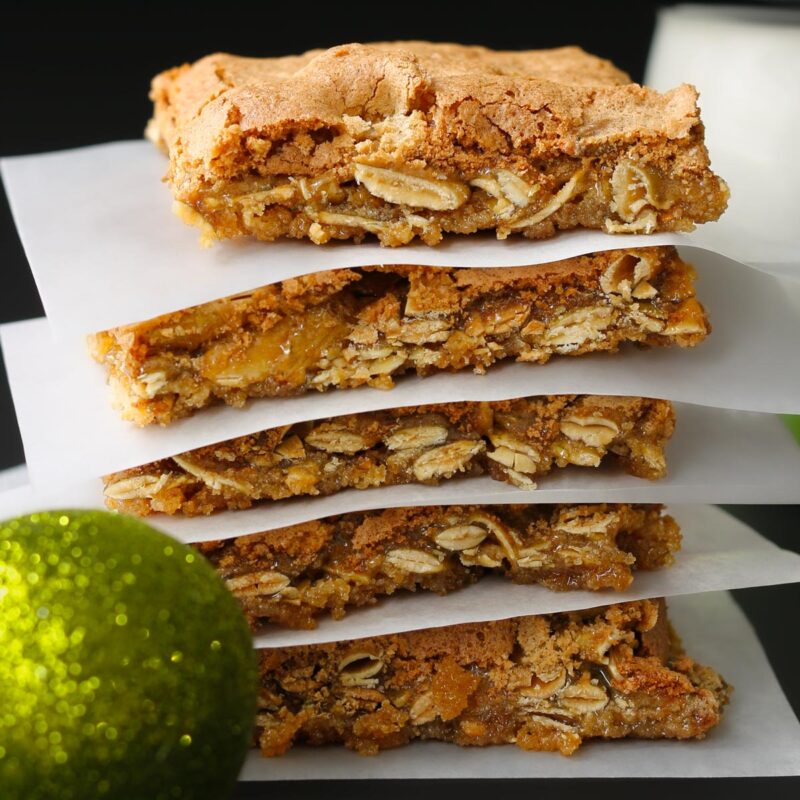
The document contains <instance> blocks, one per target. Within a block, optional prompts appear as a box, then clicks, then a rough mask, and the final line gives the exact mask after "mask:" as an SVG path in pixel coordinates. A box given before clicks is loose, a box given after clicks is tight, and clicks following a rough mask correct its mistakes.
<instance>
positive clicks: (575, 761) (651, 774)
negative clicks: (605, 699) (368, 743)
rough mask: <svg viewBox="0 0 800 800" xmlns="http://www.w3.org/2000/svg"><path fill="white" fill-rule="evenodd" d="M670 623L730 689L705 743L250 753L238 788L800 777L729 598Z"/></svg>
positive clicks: (686, 606) (794, 747)
mask: <svg viewBox="0 0 800 800" xmlns="http://www.w3.org/2000/svg"><path fill="white" fill-rule="evenodd" d="M668 603H669V610H670V618H671V619H672V622H673V624H674V625H675V628H676V630H677V631H678V633H679V635H680V637H681V638H682V640H683V643H684V645H685V647H686V651H687V653H688V654H689V655H690V656H691V657H692V658H694V659H695V660H697V661H698V662H700V663H704V664H708V665H710V666H712V667H714V668H715V669H717V670H718V671H719V672H720V673H721V674H722V675H723V676H724V677H725V679H726V680H728V681H729V682H730V683H731V684H732V685H733V686H734V693H733V697H732V699H731V703H730V705H729V706H728V707H727V708H726V710H725V714H724V716H723V719H722V722H721V724H720V725H719V726H718V727H717V728H716V729H714V730H712V731H711V732H710V733H709V735H708V736H707V738H706V739H704V740H701V741H684V742H677V741H636V740H620V741H610V742H589V743H587V744H586V745H584V746H583V747H581V749H580V750H578V752H577V753H575V754H574V755H573V756H571V757H569V758H565V757H564V756H561V755H559V754H557V753H526V752H523V751H522V750H519V749H518V748H516V747H514V746H500V747H489V748H459V747H458V746H456V745H448V744H442V743H434V742H417V743H413V744H411V745H408V746H406V747H402V748H398V749H396V750H387V751H385V752H383V753H380V754H379V755H378V756H375V757H373V758H365V757H364V756H359V755H356V754H355V753H352V752H350V751H347V750H345V748H343V747H324V748H309V747H298V748H294V749H293V750H290V751H289V752H288V753H287V754H286V755H284V756H282V757H280V758H273V759H265V758H262V757H261V756H260V754H259V753H257V752H255V751H253V752H252V753H251V755H250V756H249V757H248V759H247V761H246V763H245V766H244V769H243V770H242V774H241V779H242V780H246V781H253V780H337V779H338V780H353V779H367V778H372V779H399V778H660V777H663V778H712V777H719V778H722V777H751V776H759V777H766V776H778V775H798V774H800V725H799V724H798V721H797V718H796V717H795V715H794V713H793V712H792V709H791V706H790V705H789V703H788V702H787V700H786V697H785V695H784V694H783V691H782V690H781V687H780V685H779V684H778V681H777V679H776V678H775V673H774V672H773V671H772V668H771V667H770V665H769V661H768V660H767V656H766V654H765V653H764V650H763V648H762V646H761V643H760V642H759V641H758V638H757V636H756V634H755V631H754V630H753V628H752V626H751V625H750V623H749V622H748V620H747V618H746V617H745V615H744V613H743V612H742V611H741V609H740V608H739V607H738V606H737V605H736V603H735V602H734V600H733V598H732V597H731V596H730V595H729V594H727V593H713V594H700V595H690V596H687V597H676V598H673V599H671V600H669V601H668Z"/></svg>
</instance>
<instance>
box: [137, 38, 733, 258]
mask: <svg viewBox="0 0 800 800" xmlns="http://www.w3.org/2000/svg"><path fill="white" fill-rule="evenodd" d="M151 98H152V100H153V102H154V109H155V110H154V117H153V120H152V122H151V124H150V125H149V126H148V135H149V136H150V138H152V139H153V140H154V141H156V142H157V143H158V144H159V145H160V146H161V147H162V148H164V149H165V150H166V151H167V152H168V153H169V158H170V165H169V172H168V181H169V183H170V185H171V187H172V190H173V194H174V196H175V198H176V210H177V211H178V213H179V214H180V215H181V216H182V217H183V218H184V219H185V220H186V221H187V222H190V223H192V224H196V225H198V226H199V227H200V228H201V230H202V240H203V241H204V242H211V241H212V240H214V239H219V238H227V237H232V236H240V235H244V234H248V235H253V236H256V237H258V238H259V239H264V240H273V239H276V238H278V237H283V236H288V237H293V238H306V237H307V238H309V239H310V240H311V241H313V242H316V243H318V244H321V243H324V242H327V241H329V240H331V239H353V240H355V241H361V240H362V239H363V238H364V237H365V236H366V235H368V234H372V235H375V236H377V238H378V239H379V240H380V242H381V243H382V244H384V245H392V246H394V245H402V244H406V243H407V242H410V241H411V240H412V239H414V238H415V237H419V238H420V239H421V240H422V241H423V242H425V243H427V244H430V245H433V244H436V243H438V242H439V241H440V240H441V238H442V235H443V234H444V233H447V232H452V233H459V234H469V233H474V232H475V231H479V230H483V229H489V230H494V231H495V232H496V234H497V236H498V237H500V238H504V237H506V236H508V235H510V234H515V233H521V234H523V235H525V236H527V237H530V238H536V239H539V238H543V237H547V236H552V235H553V234H554V233H555V232H556V231H558V230H564V229H569V228H576V227H584V228H597V229H601V230H605V231H608V232H611V233H628V232H637V233H650V232H653V231H666V230H670V231H687V230H691V229H692V228H693V227H694V226H695V224H696V223H701V222H707V221H709V220H714V219H717V218H718V217H719V216H720V214H721V213H722V212H723V211H724V209H725V206H726V204H727V199H728V189H727V187H726V185H725V183H724V182H723V181H722V180H720V178H718V177H717V176H716V175H714V173H713V172H711V170H710V168H709V158H708V153H707V151H706V147H705V144H704V139H703V125H702V122H701V121H700V114H699V110H698V107H697V92H696V90H695V89H694V88H693V87H692V86H688V85H682V86H679V87H678V88H676V89H673V90H672V91H669V92H666V93H664V94H660V93H658V92H656V91H655V90H653V89H649V88H645V87H642V86H638V85H637V84H634V83H631V82H630V78H629V77H628V76H627V75H626V74H625V73H624V72H621V71H620V70H618V69H617V68H616V67H614V66H613V65H612V64H611V63H610V62H608V61H604V60H602V59H600V58H596V57H595V56H592V55H589V54H587V53H585V52H583V51H582V50H580V49H579V48H577V47H563V48H558V49H554V50H539V51H523V52H495V51H491V50H488V49H485V48H482V47H463V46H460V45H455V44H430V43H426V42H389V43H379V44H369V45H362V44H346V45H342V46H340V47H333V48H331V49H329V50H324V51H322V50H314V51H310V52H308V53H305V54H303V55H300V56H290V57H286V58H240V57H236V56H232V55H226V54H219V53H218V54H215V55H210V56H207V57H205V58H203V59H201V60H200V61H198V62H197V63H195V64H193V65H188V64H187V65H184V66H181V67H178V68H175V69H170V70H168V71H166V72H164V73H162V74H160V75H158V76H157V77H156V78H155V79H154V81H153V85H152V91H151Z"/></svg>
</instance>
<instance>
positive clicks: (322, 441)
mask: <svg viewBox="0 0 800 800" xmlns="http://www.w3.org/2000/svg"><path fill="white" fill-rule="evenodd" d="M673 428H674V412H673V409H672V405H671V404H670V403H668V402H667V401H665V400H652V399H648V398H641V397H610V396H602V395H553V396H542V397H529V398H521V399H517V400H506V401H497V402H492V403H474V402H464V403H443V404H438V405H430V406H415V407H406V408H394V409H389V410H386V411H374V412H364V413H361V414H349V415H345V416H341V417H333V418H331V419H322V420H316V421H311V422H301V423H298V424H296V425H291V426H284V427H282V428H270V429H268V430H266V431H261V432H260V433H255V434H252V435H249V436H241V437H239V438H236V439H231V440H228V441H225V442H219V443H217V444H213V445H209V446H207V447H201V448H198V449H196V450H192V451H190V452H187V453H181V454H179V455H175V456H173V457H172V458H169V459H163V460H161V461H157V462H154V463H152V464H145V465H143V466H140V467H136V468H134V469H130V470H125V471H124V472H118V473H114V474H112V475H108V476H106V477H105V478H104V482H105V496H106V503H107V505H108V506H109V507H110V508H115V509H119V510H121V511H125V512H127V513H131V514H135V515H147V514H152V513H154V512H163V513H167V514H175V513H180V514H190V515H194V514H210V513H213V512H214V511H218V510H221V509H226V508H229V509H237V508H248V507H249V506H251V505H252V504H253V503H256V502H262V501H267V500H280V499H283V498H287V497H294V496H298V495H329V494H333V493H336V492H339V491H341V490H343V489H347V488H357V489H366V488H369V487H372V486H391V485H398V484H408V483H424V484H438V483H439V482H440V481H442V480H447V479H449V478H452V477H456V476H459V475H476V474H480V473H481V472H484V471H485V472H488V474H489V475H490V476H491V477H493V478H495V479H497V480H501V481H506V482H508V483H512V484H514V485H516V486H519V487H521V488H525V489H534V488H535V487H536V484H535V482H534V478H538V477H540V476H543V475H546V474H547V473H548V472H550V470H551V469H553V468H554V467H565V466H567V465H568V464H574V465H577V466H583V467H597V466H599V465H600V463H601V461H602V460H603V459H604V458H609V457H610V456H613V458H614V459H615V460H616V461H617V462H618V463H619V464H620V466H621V467H622V468H623V469H625V470H626V471H627V472H629V473H630V474H633V475H636V476H638V477H642V478H648V479H651V480H652V479H657V478H660V477H662V476H663V475H664V474H665V472H666V460H665V455H664V445H665V443H666V441H667V440H668V439H669V437H670V436H671V435H672V431H673Z"/></svg>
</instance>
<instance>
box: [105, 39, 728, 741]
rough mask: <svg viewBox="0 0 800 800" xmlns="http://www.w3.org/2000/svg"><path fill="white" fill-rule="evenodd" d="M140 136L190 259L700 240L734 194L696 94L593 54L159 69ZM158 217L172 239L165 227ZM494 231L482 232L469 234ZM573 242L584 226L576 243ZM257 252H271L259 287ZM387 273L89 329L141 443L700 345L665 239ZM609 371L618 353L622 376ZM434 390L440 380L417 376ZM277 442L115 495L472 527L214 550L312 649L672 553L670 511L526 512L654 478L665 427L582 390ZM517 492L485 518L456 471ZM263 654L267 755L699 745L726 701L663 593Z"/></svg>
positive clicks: (621, 507)
mask: <svg viewBox="0 0 800 800" xmlns="http://www.w3.org/2000/svg"><path fill="white" fill-rule="evenodd" d="M152 98H153V100H154V103H155V114H154V117H153V120H152V122H151V124H150V126H149V127H148V135H149V137H150V138H151V139H152V140H153V141H154V142H155V143H156V144H157V145H158V146H159V147H160V148H162V149H163V150H164V152H165V153H167V155H168V157H169V169H168V173H167V181H168V183H169V185H170V186H171V188H172V191H173V194H174V197H175V209H176V211H177V213H178V215H179V216H180V217H182V218H183V219H184V220H185V221H187V222H189V223H191V224H194V225H197V226H198V227H199V228H200V231H201V241H202V242H203V243H204V244H209V245H211V244H213V242H214V241H215V240H218V239H227V238H231V237H239V236H250V237H256V238H258V239H261V240H264V241H265V242H270V241H273V240H276V239H279V238H282V237H292V238H299V239H308V240H310V241H309V243H308V247H309V248H314V247H316V246H320V247H336V246H338V247H342V246H343V245H336V244H329V243H333V242H335V241H336V240H350V242H352V243H353V244H352V245H344V246H354V245H357V244H358V243H360V242H362V241H364V240H366V239H370V238H372V237H377V239H378V240H379V241H380V243H381V244H382V245H385V246H386V247H401V246H404V245H407V244H409V243H411V242H414V241H415V240H418V241H421V242H424V244H425V245H429V246H430V247H431V248H433V247H436V246H437V245H439V244H440V242H442V240H443V238H444V237H452V236H454V235H457V236H471V237H481V238H482V239H485V238H486V237H487V236H496V237H497V239H506V238H507V237H525V238H527V239H545V238H548V237H552V236H554V235H557V234H559V232H561V231H568V230H571V229H577V228H591V229H597V230H601V231H605V232H607V233H612V234H627V233H640V234H641V233H644V234H649V233H654V232H662V231H689V230H691V229H693V228H694V226H695V225H696V224H698V223H702V222H706V221H710V220H715V219H717V218H718V217H719V215H720V214H721V213H722V212H723V210H724V209H725V206H726V202H727V197H728V192H727V188H726V186H725V184H724V182H723V181H722V180H720V179H719V178H718V177H717V176H716V175H714V173H713V172H712V171H711V170H710V168H709V159H708V154H707V152H706V148H705V146H704V143H703V125H702V123H701V121H700V117H699V114H698V108H697V105H696V93H695V91H694V90H693V89H692V88H691V87H689V86H682V87H679V88H677V89H675V90H673V91H671V92H668V93H666V94H659V93H657V92H655V91H653V90H650V89H647V88H643V87H641V86H638V85H635V84H632V83H631V82H630V80H629V78H628V77H627V76H626V75H625V74H624V73H622V72H620V71H619V70H618V69H616V68H615V67H614V66H613V65H611V64H610V63H609V62H607V61H604V60H602V59H599V58H595V57H593V56H590V55H587V54H586V53H584V52H582V51H581V50H579V49H576V48H562V49H557V50H548V51H531V52H515V53H510V52H509V53H504V52H492V51H489V50H486V49H483V48H478V47H461V46H457V45H431V44H426V43H421V42H401V43H390V44H378V45H369V46H363V45H347V46H343V47H337V48H333V49H330V50H327V51H324V52H322V51H314V52H310V53H307V54H304V55H301V56H296V57H287V58H278V59H249V58H237V57H233V56H227V55H213V56H209V57H207V58H204V59H202V60H200V61H199V62H197V63H196V64H193V65H187V66H183V67H179V68H176V69H173V70H170V71H168V72H165V73H163V74H161V75H159V76H158V77H157V78H156V79H155V80H154V82H153V88H152ZM165 224H169V223H168V221H165ZM482 232H483V233H482ZM562 235H566V236H569V235H570V234H562ZM269 248H270V245H269V244H264V259H265V265H266V268H265V278H267V279H268V277H269ZM418 253H419V248H417V249H416V250H415V259H414V263H412V264H409V265H399V266H390V265H382V264H379V263H376V264H374V265H371V266H361V267H356V268H351V269H347V268H344V269H337V270H333V271H327V272H316V273H312V274H304V275H301V276H299V277H295V278H292V279H289V280H285V281H282V282H281V283H267V285H265V286H262V287H261V288H258V289H255V290H253V291H250V292H247V293H245V294H241V295H237V296H233V297H227V298H223V299H219V300H216V301H214V302H210V303H206V304H204V305H200V306H196V307H193V308H188V309H185V310H182V311H177V312H175V313H171V314H168V315H166V316H161V317H158V318H156V319H150V320H147V321H145V322H141V323H138V324H132V325H126V326H124V327H117V328H114V329H112V330H106V331H103V332H101V333H97V334H96V335H94V336H92V337H91V341H90V346H91V351H92V354H93V355H94V357H95V358H96V359H97V360H98V361H100V362H101V363H102V364H103V365H104V366H105V367H106V369H107V373H108V380H109V382H110V384H111V386H112V388H113V396H114V400H115V402H116V404H117V406H118V407H119V409H120V411H121V414H122V415H123V417H124V418H125V419H128V420H131V421H132V422H134V423H136V424H138V425H141V426H147V425H154V424H158V425H170V424H171V423H173V422H174V421H175V420H177V419H179V418H182V417H186V416H188V415H192V414H203V413H204V411H203V409H206V408H207V407H209V406H212V405H215V404H219V403H227V404H230V405H233V406H244V405H246V404H249V403H253V402H256V403H257V402H258V399H259V398H267V397H272V398H274V397H287V396H294V395H299V394H301V393H304V392H341V391H344V390H348V389H351V388H354V387H359V386H363V385H367V386H371V387H375V388H377V389H384V390H391V389H392V387H393V385H394V383H395V381H396V380H403V378H402V377H401V376H403V375H404V374H405V373H416V374H417V375H420V376H428V375H431V374H433V373H436V372H440V371H453V370H473V371H474V372H476V373H482V374H483V373H487V374H486V377H484V378H483V379H482V380H486V381H490V380H491V379H492V378H491V371H492V367H493V365H495V364H496V363H497V362H501V361H504V360H511V359H514V360H517V361H522V362H527V363H528V364H530V369H531V371H532V373H533V372H535V371H537V370H540V369H547V367H543V366H541V365H543V364H545V363H546V362H547V361H549V360H550V359H551V358H563V357H580V356H581V355H583V354H585V353H591V352H596V351H617V350H619V349H623V350H624V349H626V348H630V347H631V346H633V345H651V346H669V347H693V346H695V345H697V344H699V343H700V342H702V340H703V339H704V337H705V336H706V335H707V334H708V332H709V330H710V327H709V323H708V320H707V318H706V315H705V312H704V310H703V306H702V305H701V303H700V301H699V300H698V299H697V298H696V296H695V291H694V284H693V278H694V273H693V270H692V267H691V266H690V265H688V264H686V263H685V262H684V261H683V260H682V259H681V257H680V255H679V254H678V253H677V251H676V250H675V249H674V248H673V247H646V248H639V249H626V247H625V236H622V235H621V236H620V237H619V248H618V249H614V250H607V251H603V252H595V253H588V254H585V255H581V256H577V257H574V258H569V259H566V260H561V261H557V262H555V263H547V264H535V265H532V266H522V267H514V268H508V267H498V268H492V267H479V268H468V267H453V268H448V267H432V266H425V265H424V260H423V263H422V264H420V263H419V261H420V258H419V255H418ZM620 357H624V354H622V355H621V356H620ZM423 385H424V384H423ZM386 398H387V399H386V401H385V407H384V408H383V409H382V410H379V411H368V412H361V413H352V414H348V415H344V416H342V415H341V414H337V415H335V416H331V417H329V418H318V419H313V420H307V421H302V422H297V423H296V424H292V425H283V426H280V427H274V428H269V429H267V430H261V431H257V432H253V433H251V434H249V435H246V436H241V437H239V438H235V439H231V440H228V441H223V442H218V443H215V444H212V445H209V446H204V447H200V448H198V449H194V450H191V451H188V452H183V453H180V454H176V455H173V456H172V457H171V458H166V459H162V460H160V461H157V462H154V463H150V464H146V465H142V466H138V467H136V468H133V469H129V470H126V471H123V472H118V473H115V474H111V475H108V476H106V478H105V479H104V483H105V496H106V500H107V504H108V506H109V507H111V508H114V509H119V510H120V511H124V512H127V513H131V514H135V515H139V516H148V515H151V514H171V515H198V514H203V515H206V514H216V513H219V512H223V511H225V512H230V513H236V511H237V510H239V509H245V508H248V507H250V506H252V505H254V504H268V503H274V502H275V501H279V500H282V499H285V498H291V497H304V498H306V499H307V501H308V502H309V503H312V504H313V503H314V499H313V498H315V497H320V496H323V495H332V494H334V493H338V492H341V491H343V490H346V489H361V490H366V489H369V488H370V487H379V486H393V485H399V484H428V485H430V484H439V483H441V482H444V481H455V480H457V481H459V484H458V485H459V486H463V495H464V502H463V504H459V505H453V504H446V505H432V506H431V505H427V506H425V507H403V508H385V509H382V508H378V509H371V510H355V511H351V512H346V513H340V514H337V515H335V516H329V517H326V518H323V519H318V520H313V521H308V522H303V523H300V524H297V525H293V526H291V527H283V528H277V529H271V530H268V531H265V532H262V533H256V534H252V535H247V536H242V537H239V538H235V539H229V540H226V541H217V542H208V543H205V544H202V545H199V547H201V549H202V551H203V552H204V553H205V554H206V555H207V556H208V558H209V559H211V561H212V562H213V563H214V564H215V566H216V567H217V569H218V570H219V572H220V573H221V575H222V576H223V577H224V579H225V580H226V582H227V584H228V586H229V587H230V588H231V590H232V591H233V592H234V593H235V594H236V596H237V597H238V598H239V599H240V601H241V604H242V607H243V608H244V610H245V612H246V614H247V616H248V618H249V620H250V621H251V623H252V625H253V628H254V629H255V630H263V629H264V627H265V626H267V628H269V626H288V627H294V628H313V627H314V626H315V625H316V624H317V621H318V620H319V619H320V618H321V617H324V616H332V617H334V618H341V617H342V616H344V615H345V614H347V613H348V612H350V610H351V609H354V608H356V607H358V606H364V605H367V604H374V603H376V602H380V603H387V604H388V603H392V602H393V600H392V599H390V596H391V595H394V594H396V593H403V592H411V591H416V592H436V593H439V594H445V593H449V592H455V591H461V590H462V589H463V590H464V591H469V589H465V588H464V587H467V586H468V585H470V584H473V583H474V582H476V581H479V580H482V579H484V578H485V576H489V575H499V576H502V577H503V578H504V579H506V580H508V581H512V582H516V583H527V584H533V583H538V584H541V585H543V586H545V587H547V588H548V589H551V590H553V591H560V592H563V591H570V590H576V589H583V590H603V589H613V590H616V591H622V590H624V589H626V588H627V587H628V586H629V585H630V584H631V583H632V582H633V581H634V580H635V574H636V572H637V570H654V569H661V568H664V567H668V566H669V565H670V563H671V562H672V560H673V557H674V554H675V552H676V551H677V550H678V548H679V546H680V540H681V536H680V532H679V529H678V526H677V524H676V522H675V521H674V520H673V519H672V518H671V517H670V516H668V515H666V514H665V513H664V511H663V509H662V508H661V507H660V506H652V505H635V504H634V505H631V504H614V503H605V504H593V505H570V504H566V505H541V504H538V503H536V494H535V491H534V490H535V489H536V486H537V483H539V482H546V481H547V480H548V475H549V473H551V472H553V471H555V470H561V469H564V468H568V469H570V470H577V469H584V470H585V469H589V468H592V469H593V468H596V467H598V466H599V465H601V464H603V463H605V462H613V463H614V464H616V465H617V466H618V467H619V468H621V469H622V470H624V471H626V472H628V473H630V474H632V475H635V476H637V477H639V478H641V479H643V480H651V481H654V480H658V479H659V478H661V477H662V476H663V475H664V474H665V471H666V469H667V460H666V457H665V450H664V448H665V444H666V443H667V441H668V440H669V438H670V436H671V434H672V431H673V426H674V423H675V419H674V411H673V408H672V406H671V404H670V403H669V402H667V401H665V400H661V399H658V398H648V397H612V396H596V395H588V394H579V395H560V396H529V397H521V398H517V399H513V400H507V401H497V402H461V401H460V400H459V398H458V397H454V398H453V399H452V402H448V403H445V404H435V405H426V404H424V399H425V398H424V396H421V397H420V403H421V404H420V405H415V406H413V407H402V408H393V407H391V392H389V393H387V394H386ZM482 473H483V474H486V475H488V476H490V477H491V478H492V479H494V480H496V481H503V482H506V483H508V484H512V485H513V486H515V487H518V488H521V489H524V490H531V494H530V499H531V501H532V502H531V503H530V504H513V505H491V506H485V505H484V506H480V505H472V504H470V488H469V487H470V483H469V481H470V476H475V475H478V474H482ZM602 602H603V599H602V595H598V606H597V607H595V608H591V609H587V610H583V611H570V612H565V613H555V614H548V615H540V616H528V617H518V618H514V619H506V620H500V621H494V622H479V623H471V624H465V625H459V626H449V627H447V626H446V627H436V628H431V629H427V630H425V629H423V630H413V631H407V632H401V633H393V634H389V635H385V636H378V637H374V638H365V639H357V640H353V641H341V642H335V643H324V644H313V645H306V646H297V647H287V648H271V649H268V650H264V651H263V655H262V659H261V664H262V686H263V691H262V693H261V698H260V710H259V714H258V722H257V741H258V744H259V745H260V747H261V749H262V751H263V752H264V753H265V754H266V755H278V754H281V753H283V752H284V751H285V750H287V748H289V747H291V746H292V745H293V744H294V743H298V742H308V743H311V744H322V743H328V742H337V743H344V744H346V745H347V746H348V747H351V748H354V749H356V750H358V751H359V752H362V753H374V752H376V751H378V750H380V749H382V748H387V747H393V746H396V745H400V744H404V743H406V742H409V741H410V740H413V739H439V740H445V741H449V742H456V743H458V744H461V745H487V744H499V743H511V742H513V743H516V744H517V745H518V746H519V747H521V748H524V749H529V750H557V751H561V752H562V753H565V754H569V753H572V752H573V751H574V750H575V749H576V748H577V747H579V745H580V744H581V742H582V741H583V740H585V739H589V738H595V737H602V738H617V737H625V736H635V737H650V738H655V737H666V738H679V739H685V738H699V737H702V736H704V735H705V734H706V733H707V732H708V731H709V729H711V728H712V727H713V726H714V725H716V724H717V722H718V721H719V719H720V715H721V713H722V708H723V706H724V705H725V702H726V700H727V697H728V692H729V689H728V686H727V685H726V683H725V681H724V680H723V679H722V678H721V677H720V676H719V675H717V674H716V673H715V672H714V671H713V670H712V669H710V668H708V667H705V666H701V665H699V664H697V663H695V662H694V661H692V660H691V658H690V657H689V656H687V655H686V654H685V653H684V652H683V650H682V648H681V646H680V643H679V640H678V639H677V638H676V636H675V635H674V633H673V632H672V630H671V628H670V626H669V621H668V618H667V610H666V606H665V604H664V602H663V601H662V600H660V599H651V600H642V601H635V602H627V603H618V604H614V605H610V606H603V605H601V604H602Z"/></svg>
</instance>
